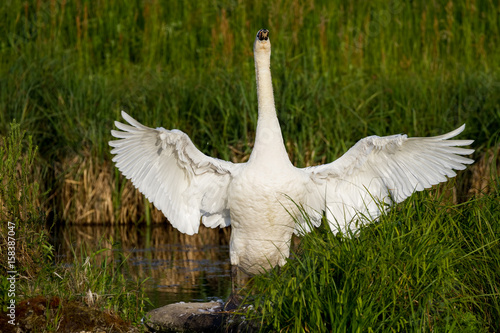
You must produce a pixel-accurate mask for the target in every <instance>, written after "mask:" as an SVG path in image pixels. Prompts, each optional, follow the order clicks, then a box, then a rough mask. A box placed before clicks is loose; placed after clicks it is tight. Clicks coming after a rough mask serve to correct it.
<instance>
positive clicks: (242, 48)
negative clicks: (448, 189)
mask: <svg viewBox="0 0 500 333" xmlns="http://www.w3.org/2000/svg"><path fill="white" fill-rule="evenodd" d="M0 15H1V17H2V18H3V19H2V20H1V22H0V36H2V37H1V38H0V134H2V135H4V136H5V135H7V133H8V131H9V127H8V124H9V123H11V122H12V121H13V120H14V119H16V120H17V122H18V123H19V124H20V126H21V128H22V129H23V130H26V131H27V133H28V134H29V135H31V136H32V138H33V142H34V144H35V145H38V147H39V156H40V158H38V159H37V160H36V165H37V170H38V171H37V172H38V179H40V180H43V181H40V189H41V191H42V192H45V191H49V194H50V198H51V201H50V202H49V203H48V204H44V205H45V207H49V208H51V209H53V211H54V212H55V216H57V215H58V214H59V213H60V211H61V210H62V209H63V207H65V204H66V203H65V202H63V198H62V197H61V189H62V187H63V183H64V178H63V177H64V172H70V173H71V172H73V171H72V170H73V169H69V171H64V172H63V171H61V170H68V166H67V165H64V164H63V163H65V162H67V161H70V160H71V158H72V157H74V156H79V155H85V154H88V153H90V155H91V156H92V157H93V158H94V159H93V162H92V163H104V162H106V161H107V162H109V160H110V159H111V156H110V153H109V147H108V145H107V141H109V140H110V139H111V136H110V130H111V129H112V128H113V121H114V120H117V119H119V111H120V110H121V109H124V110H126V111H127V112H129V113H130V114H131V115H132V116H133V117H135V118H136V119H138V120H139V121H141V122H143V123H144V124H146V125H148V126H152V127H155V126H163V127H165V128H179V129H181V130H183V131H185V132H186V133H188V134H189V136H190V137H191V138H192V140H193V142H194V143H195V144H196V145H197V146H198V147H199V148H200V149H201V150H202V151H203V152H205V153H207V154H210V155H212V156H217V157H219V158H224V159H229V158H230V157H231V156H232V153H231V151H230V149H229V148H228V146H230V145H231V146H234V147H237V148H238V149H240V150H241V151H243V153H244V154H249V153H250V151H251V147H252V142H253V140H254V135H255V128H256V123H257V101H256V91H255V77H254V76H255V73H254V67H253V57H252V43H253V40H254V37H255V33H256V32H257V30H258V29H260V28H268V29H269V30H270V32H271V42H272V47H273V52H272V60H271V67H272V73H273V84H274V90H275V95H276V104H277V109H278V114H279V118H280V122H281V124H282V130H283V134H284V137H285V141H286V142H287V143H288V145H287V146H288V149H289V152H290V155H291V156H292V162H293V163H294V164H296V165H297V166H305V165H310V164H318V163H323V162H327V161H331V160H333V159H334V158H337V157H339V156H340V155H341V154H342V153H344V152H345V151H346V150H347V149H348V148H350V147H351V146H352V145H353V144H354V143H355V142H356V141H357V140H359V139H360V138H363V137H365V136H367V135H372V134H377V135H390V134H395V133H407V134H409V135H411V136H427V135H437V134H440V133H443V132H446V131H449V130H451V129H454V128H456V127H458V126H459V125H461V124H462V123H467V128H466V130H465V132H464V134H462V135H461V136H460V138H471V139H474V140H475V142H474V144H473V148H474V149H476V153H475V156H474V158H478V157H480V156H481V155H482V154H483V153H484V152H485V151H487V150H488V149H490V148H492V147H496V146H498V142H499V139H498V138H499V131H500V65H499V64H500V22H499V17H500V6H499V5H498V3H495V2H494V1H489V0H477V1H434V2H432V3H429V2H428V1H423V0H417V1H411V2H408V1H397V0H396V1H393V2H390V3H389V2H387V1H371V2H365V1H355V2H351V1H342V0H335V1H326V0H317V1H303V2H299V1H296V0H284V1H282V2H273V3H271V2H269V1H262V0H257V1H249V0H243V1H239V2H235V1H193V0H189V1H182V2H179V1H130V0H128V1H86V0H82V1H62V0H51V1H35V0H29V1H9V0H7V1H4V2H3V3H2V5H1V6H0ZM85 156H87V155H85ZM89 164H91V163H89ZM109 167H110V169H111V166H109ZM473 167H474V166H473ZM74 169H77V168H74ZM109 172H110V174H112V175H113V177H114V178H115V180H118V179H120V180H119V181H117V182H116V183H115V185H116V189H115V190H114V194H115V197H114V198H113V202H114V205H115V206H116V207H119V206H120V202H118V201H119V199H118V198H119V192H120V189H121V188H122V187H121V185H119V184H123V180H121V178H119V177H120V176H119V173H118V172H117V171H116V170H114V171H111V170H110V171H109ZM467 176H470V173H468V172H461V173H460V175H459V179H458V180H457V185H458V186H457V187H459V188H462V187H464V186H465V185H464V184H466V185H467V184H469V183H468V179H467ZM75 178H77V177H74V178H72V179H75ZM493 182H496V184H498V178H497V177H495V178H494V179H493ZM495 191H496V192H495ZM495 191H494V193H490V194H488V195H487V196H484V197H481V198H476V199H473V200H471V201H467V202H465V203H463V204H460V205H457V206H450V205H449V204H447V203H445V202H446V200H444V199H439V198H438V199H435V198H433V199H432V200H431V199H430V198H429V197H428V196H427V194H425V193H424V194H419V195H417V196H416V197H413V198H411V199H410V200H409V201H407V202H405V203H403V204H402V205H401V206H398V209H396V210H395V211H393V212H391V213H389V214H388V215H387V216H383V217H382V218H381V220H380V223H376V224H374V225H372V226H370V227H368V228H366V229H363V231H362V233H361V235H360V236H359V237H357V238H354V239H344V238H337V237H334V236H332V235H330V234H329V233H327V232H325V231H324V230H322V231H318V232H317V233H314V234H312V235H310V236H307V237H306V238H305V239H304V241H303V242H302V245H301V248H300V249H299V250H298V253H297V254H296V256H295V259H293V261H294V264H293V265H287V267H286V268H285V269H284V271H283V274H282V275H279V276H273V277H272V279H270V280H269V279H268V280H266V277H264V278H263V279H264V280H263V281H264V282H263V284H262V285H260V288H268V289H264V290H266V292H267V295H269V296H270V297H271V298H270V299H271V300H272V303H270V302H267V303H266V300H265V299H259V298H258V302H260V303H259V304H260V305H261V307H262V311H264V312H263V313H264V317H263V319H262V320H263V322H264V323H265V324H266V325H270V326H271V327H274V328H276V329H283V330H285V331H286V330H289V331H299V330H301V329H304V330H306V329H309V330H310V331H315V330H318V329H319V330H332V331H335V330H338V331H356V330H358V329H359V330H361V331H367V330H368V327H372V329H373V330H374V331H384V330H389V329H390V328H392V329H394V330H397V329H398V328H400V329H401V330H403V329H405V330H407V331H431V330H436V331H452V330H454V331H466V330H469V331H476V330H478V331H481V330H487V329H489V330H490V331H494V330H495V329H496V330H498V329H500V328H499V327H498V324H497V323H498V322H499V321H500V320H499V318H500V316H499V313H498V311H499V305H498V302H497V298H498V296H497V295H498V281H497V280H498V279H497V278H496V275H495V274H497V273H495V272H498V244H497V243H496V241H497V239H498V232H499V230H498V223H497V222H498V220H499V213H498V208H497V206H498V204H497V202H498V187H496V188H495ZM466 192H467V188H465V190H464V191H462V192H460V193H459V194H460V195H463V194H464V193H466ZM459 199H460V200H458V202H461V200H462V199H463V198H462V197H460V198H459ZM115 213H116V212H115ZM327 273H328V274H327ZM110 275H111V276H112V274H110ZM273 279H275V280H276V281H275V284H272V283H273V281H272V280H273ZM105 281H115V280H113V279H111V280H105ZM326 282H328V283H326ZM106 283H108V286H109V283H115V282H106ZM268 284H270V285H269V286H268V287H266V286H267V285H268ZM292 291H297V292H296V293H292ZM491 295H494V296H491ZM323 306H327V308H323ZM337 323H340V324H339V325H338V328H337ZM398 325H399V326H398ZM454 325H455V326H454Z"/></svg>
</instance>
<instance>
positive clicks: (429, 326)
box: [252, 186, 500, 333]
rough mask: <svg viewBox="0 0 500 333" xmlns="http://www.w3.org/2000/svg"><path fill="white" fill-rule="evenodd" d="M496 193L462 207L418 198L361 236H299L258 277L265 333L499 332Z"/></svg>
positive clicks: (422, 196)
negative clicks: (276, 265) (284, 256)
mask: <svg viewBox="0 0 500 333" xmlns="http://www.w3.org/2000/svg"><path fill="white" fill-rule="evenodd" d="M499 190H500V188H498V186H497V187H496V190H495V191H494V192H493V193H491V194H489V195H486V196H483V197H480V198H477V199H473V200H470V201H468V202H466V203H463V204H460V205H444V204H442V203H440V201H439V200H436V197H435V196H433V195H430V194H429V193H419V194H418V195H415V196H413V197H412V198H410V199H409V200H407V201H405V202H404V203H403V204H400V205H398V206H397V208H396V209H394V210H392V211H391V212H389V213H388V214H386V215H383V216H382V217H381V218H380V221H379V222H376V223H373V224H371V225H369V226H367V227H365V228H363V229H361V232H360V234H359V236H358V237H355V238H345V237H340V236H335V235H333V233H331V232H330V230H327V228H322V229H319V230H315V231H314V232H313V233H311V234H309V235H307V236H305V237H303V239H302V241H301V243H300V245H299V247H298V249H296V251H295V253H294V255H293V256H292V259H289V263H288V264H287V265H285V266H284V267H283V268H282V269H281V273H278V272H277V270H275V271H272V272H271V273H269V274H267V275H264V276H260V277H257V278H255V284H254V286H253V290H252V291H253V293H254V294H255V295H254V296H253V297H255V300H254V305H255V308H256V309H258V310H259V311H258V313H259V315H260V316H258V317H257V320H260V321H261V323H262V325H263V331H279V332H304V331H306V332H471V333H472V332H497V331H498V330H499V329H500V326H499V318H500V301H499V296H500V290H499V288H500V284H499V281H498V272H499V271H500V246H499V245H500V224H499V223H498V221H500V207H499V206H498V202H499V200H500V191H499Z"/></svg>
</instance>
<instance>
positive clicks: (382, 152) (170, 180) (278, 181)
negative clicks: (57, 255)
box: [109, 32, 473, 274]
mask: <svg viewBox="0 0 500 333" xmlns="http://www.w3.org/2000/svg"><path fill="white" fill-rule="evenodd" d="M259 33H260V32H259ZM266 34H267V32H266ZM258 36H259V34H258ZM254 54H255V66H256V76H257V95H258V105H259V118H258V123H257V132H256V138H255V145H254V149H253V151H252V154H251V155H250V159H249V161H248V162H247V163H244V164H233V163H231V162H226V161H222V160H219V159H216V158H211V157H209V156H206V155H205V154H203V153H202V152H200V151H199V150H198V149H197V148H196V147H195V146H194V144H193V143H192V142H191V140H190V139H189V137H188V136H187V135H186V134H185V133H183V132H181V131H179V130H176V129H173V130H166V129H164V128H156V129H153V128H149V127H146V126H144V125H142V124H140V123H139V122H138V121H136V120H135V119H133V118H132V117H130V116H129V115H128V114H126V113H125V112H122V117H123V118H124V119H125V121H127V122H128V123H129V125H127V124H123V123H120V122H115V126H116V127H117V128H118V129H119V130H112V131H111V134H112V135H113V136H114V137H116V138H117V139H118V140H115V141H111V142H110V143H109V144H110V146H111V147H113V149H112V150H111V153H113V154H115V156H114V158H113V161H114V162H115V163H116V166H117V167H118V169H120V171H121V172H122V173H123V174H124V175H125V176H126V177H127V178H128V179H131V181H132V183H133V184H134V186H136V187H137V188H138V189H139V190H140V191H141V192H142V193H143V194H144V195H145V196H146V197H147V198H148V200H150V201H151V202H152V203H153V204H154V205H155V206H156V207H157V208H158V209H160V210H161V211H162V212H163V214H164V215H165V216H166V217H167V218H168V220H169V221H170V223H171V224H172V225H173V226H174V227H175V228H177V229H178V230H179V231H181V232H184V233H187V234H190V235H192V234H195V233H197V232H198V228H199V225H200V222H201V223H203V224H204V225H205V226H207V227H211V228H215V227H226V226H228V225H230V224H231V228H232V230H231V243H230V255H231V264H233V265H237V266H239V267H240V268H241V269H243V270H244V271H246V272H247V273H249V274H257V273H260V272H262V271H263V270H265V269H268V268H270V267H273V266H275V265H283V264H284V263H285V262H286V261H285V258H286V257H287V256H288V255H289V252H290V241H291V237H292V234H293V232H296V233H298V234H301V233H304V232H309V231H310V228H311V226H316V227H317V226H319V225H320V223H321V219H322V216H323V214H326V217H327V219H328V221H329V223H330V226H331V228H332V229H333V230H334V231H342V232H344V233H347V234H351V233H352V232H355V231H356V230H357V229H358V228H359V227H360V226H361V225H362V224H363V223H366V222H370V221H373V220H374V219H376V218H377V217H379V216H380V214H381V212H382V211H384V210H386V209H388V208H389V207H390V205H391V204H393V203H394V202H395V203H398V202H401V201H403V200H405V199H406V198H407V197H409V196H410V195H411V194H412V193H414V192H415V191H422V190H423V189H425V188H429V187H431V186H432V185H435V184H438V183H440V182H443V181H446V179H447V177H454V176H455V175H456V173H455V172H454V171H453V170H463V169H465V167H466V165H467V164H470V163H472V162H473V161H472V160H471V159H469V158H466V157H463V155H469V154H472V152H473V150H472V149H464V148H461V147H463V146H467V145H470V144H471V143H472V142H473V141H472V140H450V139H451V138H454V137H455V136H457V135H459V134H460V133H462V131H463V130H464V129H465V125H462V126H461V127H459V128H457V129H456V130H454V131H451V132H449V133H446V134H443V135H440V136H435V137H428V138H408V137H407V136H406V135H392V136H386V137H378V136H370V137H367V138H364V139H362V140H360V141H359V142H358V143H356V144H355V145H354V146H353V147H352V148H351V149H349V151H347V152H346V153H345V154H344V155H343V156H341V157H340V158H339V159H338V160H336V161H334V162H332V163H329V164H325V165H320V166H315V167H309V168H305V169H298V168H295V167H294V166H293V165H292V164H291V162H290V160H289V158H288V155H287V152H286V149H285V145H284V143H283V137H282V135H281V129H280V125H279V122H278V118H277V116H276V109H275V107H274V96H273V89H272V80H271V71H270V55H271V45H270V41H269V39H268V38H263V39H262V40H260V39H259V38H256V40H255V42H254ZM299 207H303V208H304V209H305V212H306V213H307V216H305V215H304V214H303V213H304V212H303V211H301V210H300V209H299ZM297 221H298V223H296V222H297ZM306 221H308V222H311V224H310V223H306Z"/></svg>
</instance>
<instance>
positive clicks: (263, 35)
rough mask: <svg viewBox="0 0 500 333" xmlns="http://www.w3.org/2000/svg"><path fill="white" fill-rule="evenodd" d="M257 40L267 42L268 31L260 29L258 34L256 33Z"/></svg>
mask: <svg viewBox="0 0 500 333" xmlns="http://www.w3.org/2000/svg"><path fill="white" fill-rule="evenodd" d="M257 38H258V39H259V40H268V39H269V30H267V29H260V30H259V32H257Z"/></svg>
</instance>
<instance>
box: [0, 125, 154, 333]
mask: <svg viewBox="0 0 500 333" xmlns="http://www.w3.org/2000/svg"><path fill="white" fill-rule="evenodd" d="M25 134H26V133H25V132H23V131H21V130H20V125H19V124H17V123H15V122H14V123H12V124H11V126H10V133H9V136H7V137H3V136H0V255H1V257H2V258H4V259H3V260H2V261H1V262H0V268H1V270H2V272H8V271H15V272H17V273H16V274H11V273H9V274H2V275H1V276H0V312H2V315H3V313H5V311H6V310H7V306H8V305H11V300H12V299H14V300H15V302H16V311H17V312H16V313H17V321H16V323H18V324H19V325H20V327H24V328H26V329H29V325H30V320H31V319H29V318H28V317H29V316H28V315H26V316H25V317H23V315H21V314H22V313H26V310H24V311H25V312H23V310H22V309H23V308H24V307H28V308H29V303H28V306H26V305H22V304H20V302H21V301H23V300H27V299H32V300H33V299H34V298H36V297H37V296H39V295H43V296H47V297H49V296H51V297H53V296H56V297H59V298H60V299H61V300H63V301H64V302H66V303H65V305H64V306H63V307H64V308H65V309H64V310H67V309H71V306H69V305H68V303H69V301H78V302H80V303H86V304H87V305H88V306H90V307H92V308H95V309H99V310H106V311H109V310H111V311H113V312H114V313H116V314H119V316H120V317H121V318H122V319H125V320H127V321H129V322H132V323H133V324H135V325H139V323H140V321H141V319H142V317H143V315H144V314H145V311H146V309H145V306H146V304H149V300H148V298H147V297H146V296H145V292H144V288H143V283H144V282H145V280H147V279H144V280H142V281H130V280H129V279H128V278H127V277H126V276H127V269H128V266H127V265H128V262H127V258H126V257H123V255H121V254H120V252H116V253H115V252H114V251H113V250H114V248H113V249H107V248H104V247H103V246H102V249H100V250H97V251H95V252H89V251H88V250H87V249H85V248H82V249H78V251H77V250H76V249H73V260H72V265H71V266H67V265H64V264H61V263H58V262H57V260H55V259H54V247H53V245H52V244H51V243H50V236H49V231H50V230H49V229H50V228H49V227H48V226H47V221H46V213H45V212H44V211H43V210H42V209H41V208H40V201H41V200H43V199H44V193H40V192H39V188H38V183H37V179H38V178H39V175H38V174H37V170H36V168H35V165H34V161H35V160H36V154H37V148H36V146H33V143H32V138H31V136H28V137H26V136H25ZM109 243H110V244H112V245H113V246H114V245H115V244H113V241H112V240H110V242H109ZM99 248H101V247H99ZM106 251H110V252H111V255H108V256H105V255H104V253H103V252H106ZM8 258H9V259H8ZM12 258H13V259H12ZM8 277H9V278H12V277H15V283H14V286H15V287H14V288H13V287H12V283H11V282H10V281H9V280H7V278H8ZM42 305H43V304H42ZM45 306H46V307H47V308H48V304H45ZM20 308H21V309H20ZM66 308H67V309H66ZM31 310H32V309H31ZM37 311H38V310H37ZM61 311H63V310H62V309H61V308H58V309H57V311H55V313H56V315H55V316H54V313H53V311H49V309H47V311H44V312H45V313H46V315H47V320H46V322H44V323H43V324H41V326H40V324H36V325H35V328H36V329H38V330H39V331H40V332H42V331H43V332H48V331H49V332H50V331H56V330H57V328H58V327H59V326H60V320H62V318H61V317H60V316H62V314H61ZM65 315H67V316H68V315H69V316H74V315H75V314H69V313H68V312H65ZM76 315H77V316H79V315H80V314H79V313H77V314H76ZM51 316H53V317H51ZM34 317H36V316H34ZM66 322H67V320H66ZM0 324H4V325H7V326H6V327H8V324H6V323H5V322H4V320H3V318H2V323H0ZM87 324H91V323H82V325H87ZM6 327H4V328H6ZM81 327H84V326H81ZM81 327H80V328H81Z"/></svg>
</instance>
